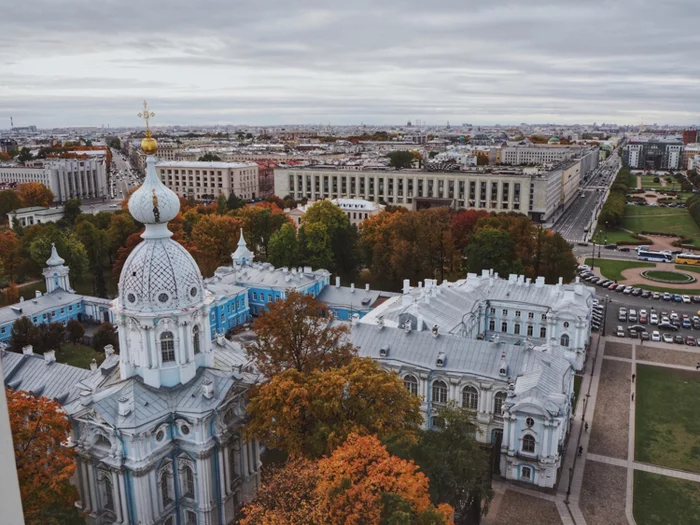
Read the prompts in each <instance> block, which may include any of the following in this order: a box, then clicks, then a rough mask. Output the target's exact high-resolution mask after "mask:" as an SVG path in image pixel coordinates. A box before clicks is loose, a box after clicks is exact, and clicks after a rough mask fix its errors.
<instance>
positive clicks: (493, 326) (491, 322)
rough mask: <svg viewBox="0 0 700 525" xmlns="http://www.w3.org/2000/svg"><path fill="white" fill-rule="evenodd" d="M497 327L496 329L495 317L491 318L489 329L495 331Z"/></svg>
mask: <svg viewBox="0 0 700 525" xmlns="http://www.w3.org/2000/svg"><path fill="white" fill-rule="evenodd" d="M495 329H496V321H494V320H493V319H491V320H490V321H489V330H491V331H492V332H493V331H494V330H495Z"/></svg>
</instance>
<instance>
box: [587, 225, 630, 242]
mask: <svg viewBox="0 0 700 525" xmlns="http://www.w3.org/2000/svg"><path fill="white" fill-rule="evenodd" d="M601 232H602V233H601ZM594 239H595V242H596V244H598V241H600V242H601V243H603V244H617V243H619V242H643V241H641V240H639V239H635V238H634V237H632V234H631V233H629V232H626V231H622V230H608V231H607V232H606V231H605V228H604V227H603V226H601V227H599V228H598V229H597V230H596V231H595V234H594V235H593V237H592V238H591V241H592V240H594ZM605 239H607V243H606V242H605Z"/></svg>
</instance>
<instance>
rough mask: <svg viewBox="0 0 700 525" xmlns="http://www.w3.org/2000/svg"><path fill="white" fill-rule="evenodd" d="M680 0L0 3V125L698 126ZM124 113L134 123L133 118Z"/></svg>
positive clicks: (691, 21) (692, 15)
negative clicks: (146, 108)
mask: <svg viewBox="0 0 700 525" xmlns="http://www.w3.org/2000/svg"><path fill="white" fill-rule="evenodd" d="M693 7H694V5H693V3H692V2H690V1H687V0H674V1H673V2H671V3H669V4H668V5H664V8H663V9H661V10H660V9H659V8H658V4H657V3H655V2H651V1H643V2H631V1H625V2H617V3H615V4H614V5H609V4H607V3H603V2H599V1H594V2H588V3H587V4H586V5H585V6H583V5H576V6H573V7H572V6H567V5H565V3H552V2H547V1H535V2H531V3H528V4H527V5H523V4H521V3H515V2H503V3H501V4H499V5H498V6H495V7H494V6H487V5H485V4H481V3H475V2H468V3H466V4H465V3H463V2H453V3H447V4H442V5H440V6H428V5H423V4H420V3H418V2H383V3H381V4H370V3H369V2H355V3H353V5H352V6H347V5H343V6H342V7H328V5H327V4H325V3H320V2H305V3H304V4H303V5H292V4H287V3H276V2H268V3H266V4H265V5H254V6H253V5H235V6H234V5H229V4H225V3H210V4H208V5H207V6H206V8H204V7H202V6H201V5H199V4H196V5H195V4H191V3H186V2H174V3H172V4H171V5H170V7H169V9H168V10H162V9H157V8H154V7H151V6H148V5H142V4H136V3H131V2H122V3H119V4H116V3H115V4H112V5H111V6H108V7H106V8H105V7H100V8H97V7H93V6H90V5H82V4H79V3H77V2H69V3H67V4H65V3H64V4H61V5H52V4H49V3H48V2H45V1H42V2H39V3H38V4H34V5H33V6H32V8H29V7H27V6H24V5H23V6H21V7H20V6H19V5H10V6H8V8H7V10H6V12H5V14H6V16H4V17H3V19H2V20H1V21H0V35H2V36H0V43H1V44H2V45H1V46H0V65H2V67H3V70H4V73H5V74H4V75H3V79H2V80H1V81H0V122H2V124H0V127H2V128H6V127H8V126H9V119H10V116H12V117H13V118H14V125H15V126H27V125H36V126H38V127H43V128H50V127H69V126H100V125H105V126H106V125H107V124H109V125H110V126H111V127H120V126H136V125H138V121H137V119H136V118H135V114H134V109H133V108H134V107H138V105H139V104H140V101H141V100H143V99H144V98H146V99H148V100H149V102H152V104H153V106H154V107H158V108H159V112H158V113H159V114H158V117H157V119H156V122H155V123H154V124H156V125H157V126H166V125H176V124H180V125H192V126H196V125H216V124H233V125H236V124H247V125H260V126H265V125H273V124H278V125H292V124H318V123H323V124H327V123H330V124H332V125H345V124H360V123H362V122H364V123H366V124H368V125H387V124H397V123H404V122H406V121H407V120H408V119H411V120H413V121H414V122H415V120H416V119H419V120H421V121H424V122H426V123H428V124H433V125H436V124H441V123H445V122H447V121H450V122H451V123H453V124H455V125H459V124H461V123H462V122H469V123H472V124H475V125H490V124H494V123H502V124H518V123H521V122H555V123H557V124H562V125H567V124H573V123H589V122H594V121H597V122H616V123H619V124H627V125H630V124H639V123H640V122H641V121H644V122H645V123H647V122H658V123H659V124H674V125H679V126H684V125H692V124H696V123H698V122H700V103H698V101H697V97H696V93H697V90H698V87H699V85H700V80H698V78H700V75H698V73H700V66H698V64H697V61H696V60H694V56H693V52H694V49H695V48H696V47H697V45H696V44H697V41H698V37H697V36H696V31H695V28H696V27H697V25H698V22H700V20H699V19H700V14H698V11H697V9H693ZM132 114H133V116H132Z"/></svg>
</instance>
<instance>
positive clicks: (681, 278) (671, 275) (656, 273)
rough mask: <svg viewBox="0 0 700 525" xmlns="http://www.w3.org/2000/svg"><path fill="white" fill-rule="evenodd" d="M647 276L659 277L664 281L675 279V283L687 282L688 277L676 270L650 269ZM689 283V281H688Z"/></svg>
mask: <svg viewBox="0 0 700 525" xmlns="http://www.w3.org/2000/svg"><path fill="white" fill-rule="evenodd" d="M647 275H648V276H649V277H653V278H654V279H661V280H664V281H675V282H676V283H688V277H686V276H685V275H683V274H680V273H678V272H667V271H664V270H651V271H650V272H649V273H648V274H647ZM688 284H690V283H688Z"/></svg>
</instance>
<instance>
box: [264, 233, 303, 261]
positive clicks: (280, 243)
mask: <svg viewBox="0 0 700 525" xmlns="http://www.w3.org/2000/svg"><path fill="white" fill-rule="evenodd" d="M267 251H268V261H269V262H270V263H272V265H273V266H275V267H276V268H281V267H283V266H286V267H288V268H292V267H296V266H297V265H298V263H299V242H298V241H297V231H296V229H295V228H294V226H292V225H291V224H289V223H287V224H283V225H282V227H281V228H280V229H279V230H277V231H276V232H275V233H273V234H272V236H271V237H270V242H269V243H268V245H267Z"/></svg>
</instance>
